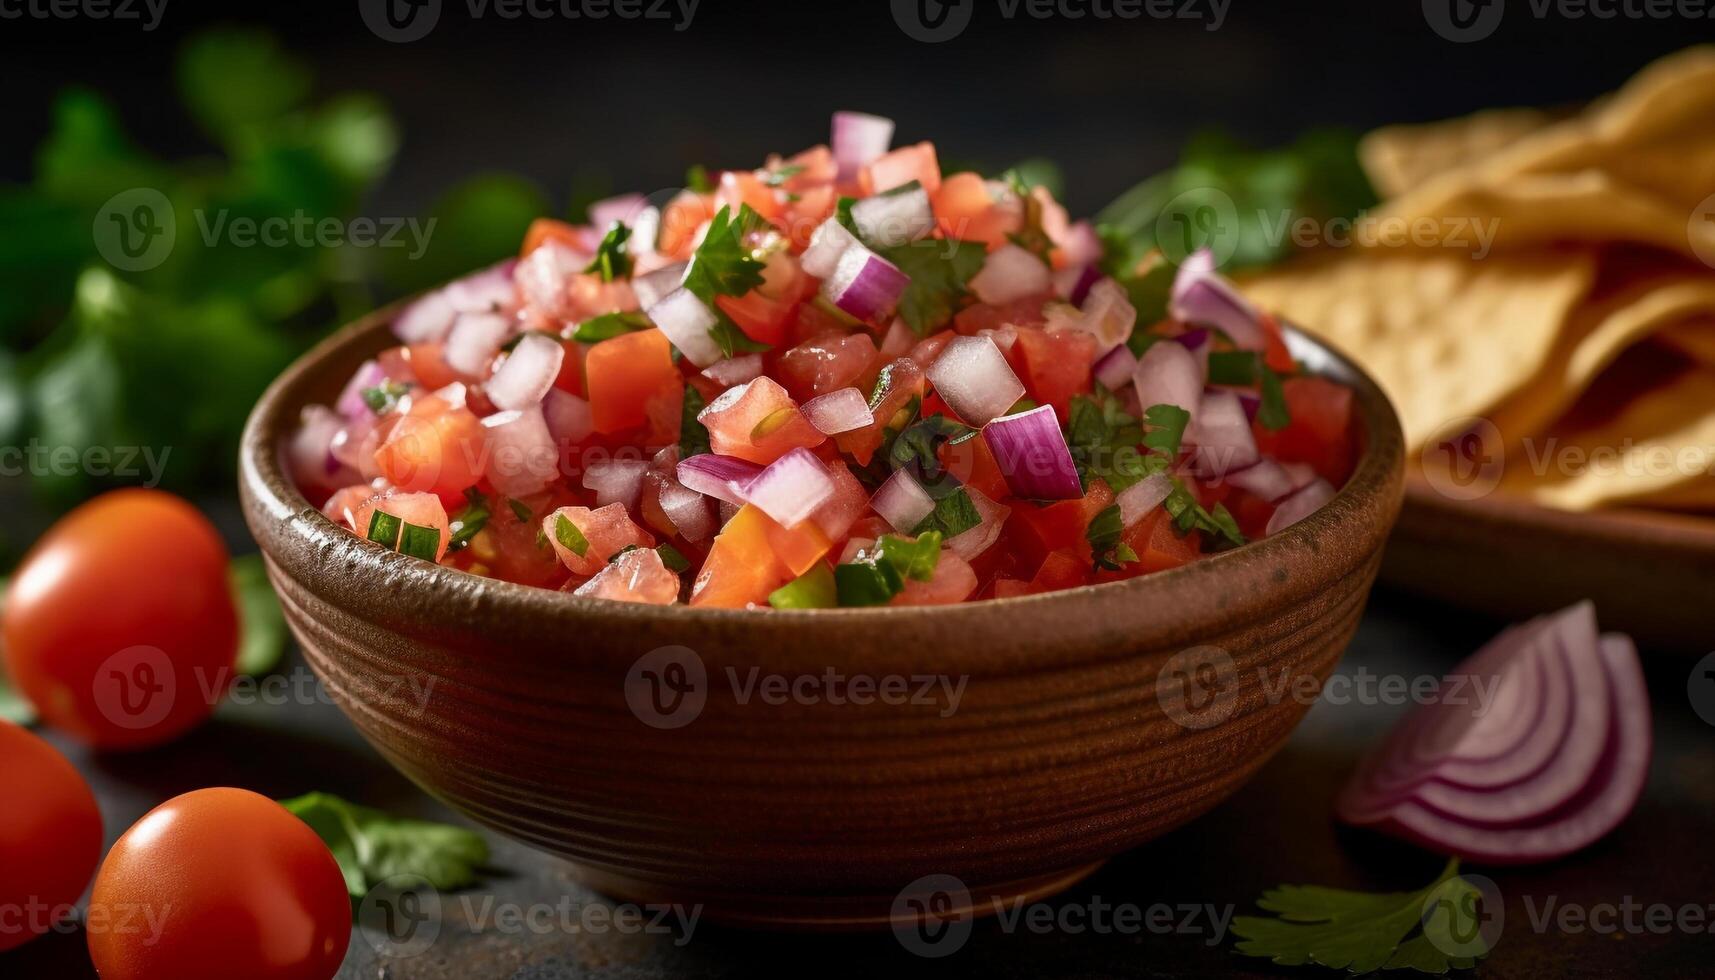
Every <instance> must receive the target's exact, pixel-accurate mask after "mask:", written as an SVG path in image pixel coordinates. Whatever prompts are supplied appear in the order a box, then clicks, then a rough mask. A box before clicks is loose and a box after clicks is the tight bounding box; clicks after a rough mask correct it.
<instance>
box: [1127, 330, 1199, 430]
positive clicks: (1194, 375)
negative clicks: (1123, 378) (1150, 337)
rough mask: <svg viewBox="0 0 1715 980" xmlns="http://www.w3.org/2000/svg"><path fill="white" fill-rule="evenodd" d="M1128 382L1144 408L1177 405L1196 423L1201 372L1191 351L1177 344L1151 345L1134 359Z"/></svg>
mask: <svg viewBox="0 0 1715 980" xmlns="http://www.w3.org/2000/svg"><path fill="white" fill-rule="evenodd" d="M1131 383H1132V387H1134V388H1136V389H1137V402H1138V404H1139V405H1142V406H1144V407H1145V408H1148V407H1151V406H1154V405H1176V406H1178V407H1179V408H1182V409H1184V410H1185V411H1187V412H1190V413H1191V417H1192V419H1193V420H1195V419H1196V417H1197V407H1198V406H1199V405H1201V404H1202V402H1203V372H1202V370H1201V369H1200V368H1199V367H1198V366H1197V359H1196V358H1195V357H1193V356H1191V352H1190V351H1188V350H1186V349H1185V348H1183V347H1181V346H1179V345H1178V344H1150V345H1149V349H1148V350H1146V351H1144V352H1143V356H1142V357H1140V358H1138V359H1137V369H1136V370H1135V371H1133V372H1132V375H1131Z"/></svg>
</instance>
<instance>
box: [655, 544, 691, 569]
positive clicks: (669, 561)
mask: <svg viewBox="0 0 1715 980" xmlns="http://www.w3.org/2000/svg"><path fill="white" fill-rule="evenodd" d="M655 553H656V554H657V555H660V556H661V564H663V565H665V566H667V570H668V571H670V572H672V573H674V574H675V575H680V574H683V573H685V572H688V571H690V570H691V560H690V559H689V558H686V557H685V556H684V554H682V553H681V552H680V551H679V549H678V548H675V547H673V546H672V545H670V544H663V545H659V546H657V547H656V549H655Z"/></svg>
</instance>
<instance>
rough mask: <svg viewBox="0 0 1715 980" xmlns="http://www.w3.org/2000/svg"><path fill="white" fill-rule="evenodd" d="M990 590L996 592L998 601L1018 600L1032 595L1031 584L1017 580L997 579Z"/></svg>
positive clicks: (995, 595)
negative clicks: (1022, 596) (1023, 596)
mask: <svg viewBox="0 0 1715 980" xmlns="http://www.w3.org/2000/svg"><path fill="white" fill-rule="evenodd" d="M989 588H990V589H992V590H993V591H994V597H995V598H996V599H1016V598H1018V597H1019V596H1021V595H1029V594H1030V583H1029V582H1020V581H1019V580H1018V579H1015V578H997V579H995V580H994V584H993V585H991V586H989Z"/></svg>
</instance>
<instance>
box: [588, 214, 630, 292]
mask: <svg viewBox="0 0 1715 980" xmlns="http://www.w3.org/2000/svg"><path fill="white" fill-rule="evenodd" d="M630 237H631V228H630V227H629V226H627V225H626V224H625V222H623V221H615V222H614V223H613V227H612V228H609V229H608V231H607V234H606V235H604V236H602V240H601V244H600V245H598V246H596V250H595V259H594V260H593V261H591V262H590V264H589V265H588V266H587V267H586V268H585V269H584V271H585V272H587V273H592V274H595V275H599V276H601V281H602V282H612V281H614V280H615V279H629V278H631V253H630V252H629V251H628V250H627V249H626V247H625V242H626V240H627V239H629V238H630Z"/></svg>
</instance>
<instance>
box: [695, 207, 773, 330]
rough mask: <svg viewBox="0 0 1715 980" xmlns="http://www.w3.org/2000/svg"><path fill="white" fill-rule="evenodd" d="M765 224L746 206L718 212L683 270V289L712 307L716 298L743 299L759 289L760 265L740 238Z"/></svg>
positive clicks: (722, 209)
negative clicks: (689, 262) (735, 211)
mask: <svg viewBox="0 0 1715 980" xmlns="http://www.w3.org/2000/svg"><path fill="white" fill-rule="evenodd" d="M763 223H765V222H764V220H763V218H762V216H761V215H758V214H757V213H756V212H755V211H752V210H751V209H750V205H748V204H740V205H739V206H738V215H737V216H736V217H734V216H733V215H732V213H731V209H730V208H725V207H723V208H721V209H720V211H719V213H717V214H716V215H715V216H714V219H713V220H712V221H710V222H709V233H708V235H706V236H705V237H704V238H703V243H702V244H701V245H698V246H697V250H696V251H695V252H694V253H692V255H691V264H690V266H689V267H688V268H686V269H685V279H684V286H685V288H686V289H689V290H690V291H691V292H692V293H694V294H696V297H697V298H698V299H700V300H702V301H703V302H704V303H707V304H709V305H711V306H712V305H714V301H715V297H716V296H743V295H744V294H745V293H748V292H750V291H751V290H752V289H755V288H756V287H758V286H760V285H762V268H763V263H762V262H761V261H760V260H758V259H757V258H756V256H755V255H753V254H751V250H750V248H749V246H747V245H746V244H745V243H744V236H745V234H746V233H747V232H749V231H754V230H755V229H756V228H758V227H761V224H763Z"/></svg>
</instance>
